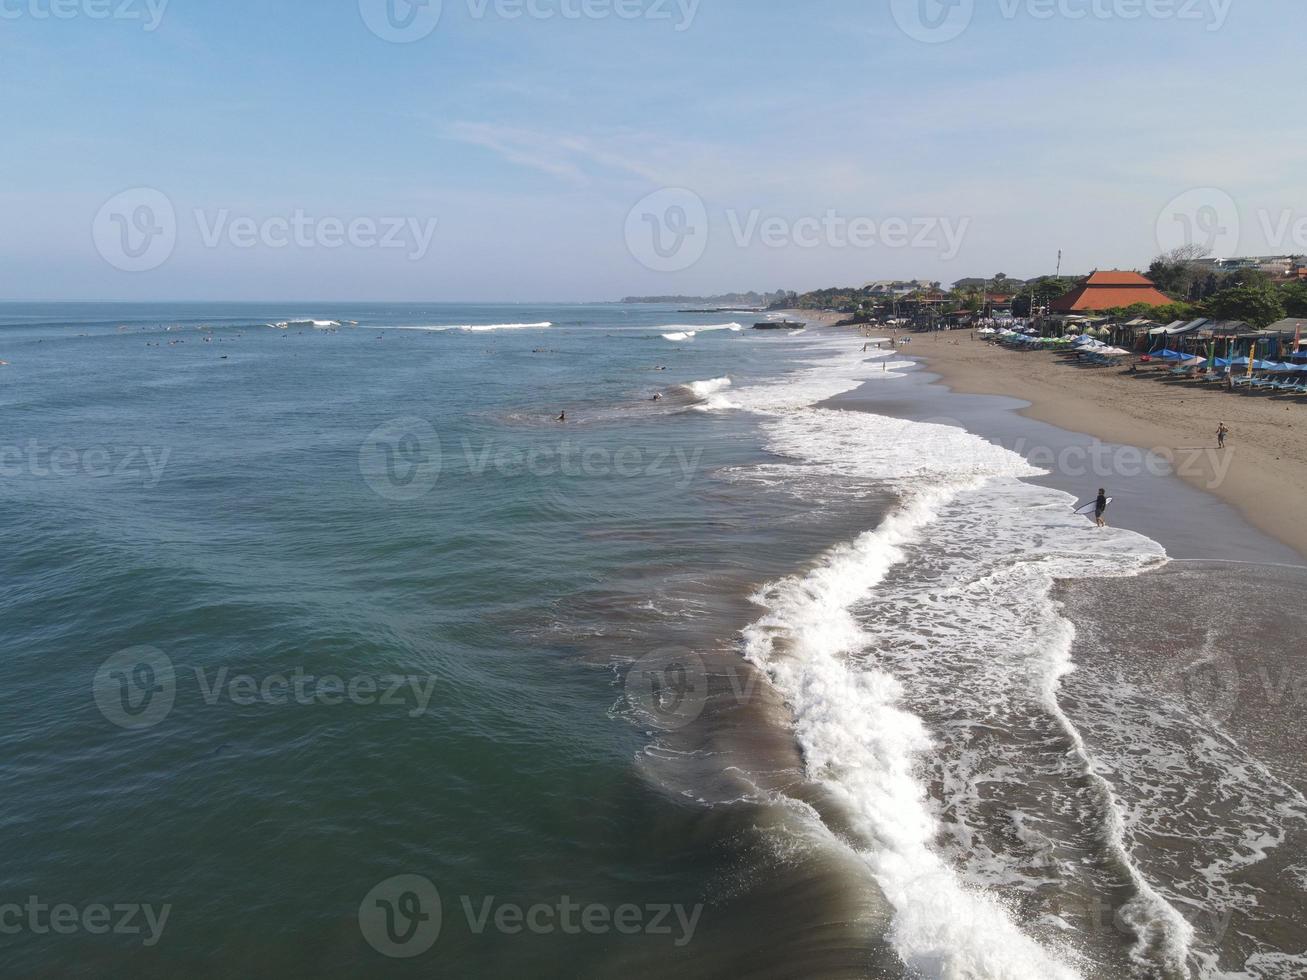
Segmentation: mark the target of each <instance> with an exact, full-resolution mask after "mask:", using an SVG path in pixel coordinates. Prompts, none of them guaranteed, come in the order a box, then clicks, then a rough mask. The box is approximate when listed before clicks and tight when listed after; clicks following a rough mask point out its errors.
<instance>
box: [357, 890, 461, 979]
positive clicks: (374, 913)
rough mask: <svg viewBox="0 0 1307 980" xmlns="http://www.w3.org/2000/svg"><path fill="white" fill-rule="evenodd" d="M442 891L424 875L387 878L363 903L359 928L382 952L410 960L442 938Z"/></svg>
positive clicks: (376, 948)
mask: <svg viewBox="0 0 1307 980" xmlns="http://www.w3.org/2000/svg"><path fill="white" fill-rule="evenodd" d="M440 924H441V907H440V892H438V891H437V890H436V886H435V885H433V884H432V883H431V882H430V881H428V880H427V879H426V878H423V877H422V876H421V875H398V876H396V877H394V878H390V879H388V880H386V881H383V882H382V883H381V884H379V885H378V886H377V887H376V888H374V889H372V891H370V892H368V897H367V898H365V899H363V904H362V905H360V906H359V929H360V930H362V932H363V938H364V939H366V940H367V941H368V945H369V946H371V947H372V948H373V949H375V950H376V951H377V952H378V953H380V954H381V955H382V956H389V957H390V958H391V959H396V960H409V959H413V958H414V957H415V956H421V955H422V954H423V953H425V952H426V951H427V950H429V949H430V948H431V947H432V946H434V945H435V944H436V940H437V939H439V938H440Z"/></svg>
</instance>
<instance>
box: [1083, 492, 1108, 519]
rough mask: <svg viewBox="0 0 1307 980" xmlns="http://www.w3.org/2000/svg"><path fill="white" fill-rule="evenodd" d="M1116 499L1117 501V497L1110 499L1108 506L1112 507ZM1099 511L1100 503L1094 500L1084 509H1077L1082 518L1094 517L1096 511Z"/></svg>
mask: <svg viewBox="0 0 1307 980" xmlns="http://www.w3.org/2000/svg"><path fill="white" fill-rule="evenodd" d="M1115 499H1116V498H1115V497H1108V498H1107V506H1109V507H1111V506H1112V501H1113V500H1115ZM1097 509H1098V501H1097V500H1094V501H1091V502H1090V503H1087V504H1085V505H1084V506H1083V507H1077V508H1076V513H1077V514H1079V515H1080V516H1081V517H1093V516H1094V511H1096V510H1097Z"/></svg>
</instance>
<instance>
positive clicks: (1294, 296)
mask: <svg viewBox="0 0 1307 980" xmlns="http://www.w3.org/2000/svg"><path fill="white" fill-rule="evenodd" d="M1280 299H1281V301H1283V303H1284V311H1285V313H1286V314H1288V315H1289V316H1302V317H1307V282H1291V283H1288V284H1287V285H1285V286H1283V287H1281V289H1280Z"/></svg>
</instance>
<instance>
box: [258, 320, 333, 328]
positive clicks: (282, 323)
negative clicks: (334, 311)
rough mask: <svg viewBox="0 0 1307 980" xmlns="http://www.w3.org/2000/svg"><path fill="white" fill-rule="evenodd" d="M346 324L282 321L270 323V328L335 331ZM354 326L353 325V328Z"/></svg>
mask: <svg viewBox="0 0 1307 980" xmlns="http://www.w3.org/2000/svg"><path fill="white" fill-rule="evenodd" d="M344 325H345V324H343V323H341V322H340V321H339V320H282V321H280V322H278V323H270V324H268V326H270V327H273V328H274V329H277V330H289V329H291V328H292V327H300V328H303V327H312V328H313V329H314V330H335V329H337V328H338V327H343V326H344ZM352 325H354V324H352V323H351V326H352Z"/></svg>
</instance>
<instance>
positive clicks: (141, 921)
mask: <svg viewBox="0 0 1307 980" xmlns="http://www.w3.org/2000/svg"><path fill="white" fill-rule="evenodd" d="M171 914H172V906H171V905H160V906H159V907H158V908H156V907H155V906H153V905H141V904H139V903H135V902H118V903H114V904H112V905H105V904H101V903H98V902H94V903H91V904H89V905H81V906H78V905H73V904H71V903H68V902H60V903H56V904H50V903H47V902H43V901H41V899H40V898H39V897H38V896H36V895H30V896H28V898H27V900H26V901H24V902H21V903H20V902H5V903H3V904H0V935H6V936H17V935H22V934H23V933H29V934H31V935H34V936H46V935H56V936H73V935H76V934H78V933H86V934H88V935H91V936H107V935H114V936H142V937H144V938H143V939H142V940H141V945H143V946H155V945H158V942H159V940H160V939H161V938H163V930H164V927H165V926H166V925H167V924H168V916H169V915H171Z"/></svg>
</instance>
